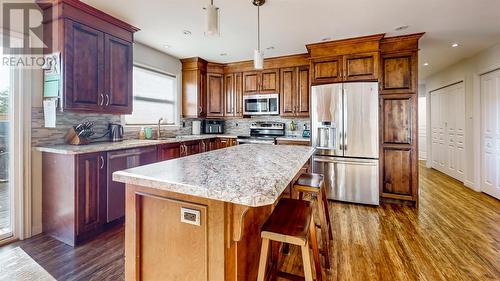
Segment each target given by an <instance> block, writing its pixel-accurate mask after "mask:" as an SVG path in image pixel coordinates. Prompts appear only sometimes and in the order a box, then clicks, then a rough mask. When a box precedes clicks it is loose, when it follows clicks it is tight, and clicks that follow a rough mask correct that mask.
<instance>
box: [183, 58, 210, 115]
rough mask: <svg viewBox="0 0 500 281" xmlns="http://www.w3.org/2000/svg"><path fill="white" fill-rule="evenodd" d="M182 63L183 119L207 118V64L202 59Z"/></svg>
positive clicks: (184, 60)
mask: <svg viewBox="0 0 500 281" xmlns="http://www.w3.org/2000/svg"><path fill="white" fill-rule="evenodd" d="M181 62H182V117H185V118H200V117H206V116H207V62H206V61H205V60H203V59H200V58H189V59H183V60H181Z"/></svg>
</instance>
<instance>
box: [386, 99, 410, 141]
mask: <svg viewBox="0 0 500 281" xmlns="http://www.w3.org/2000/svg"><path fill="white" fill-rule="evenodd" d="M380 99H381V102H382V104H381V110H382V112H381V114H382V124H381V125H382V130H383V132H382V141H383V143H386V144H408V145H410V144H412V136H413V134H414V132H413V127H414V124H413V123H414V122H416V120H414V119H415V118H416V113H415V106H416V104H415V103H416V100H415V98H414V97H413V95H391V96H387V95H386V96H383V97H381V98H380Z"/></svg>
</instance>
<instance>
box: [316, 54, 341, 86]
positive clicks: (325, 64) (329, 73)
mask: <svg viewBox="0 0 500 281" xmlns="http://www.w3.org/2000/svg"><path fill="white" fill-rule="evenodd" d="M311 71H312V84H313V85H321V84H328V83H336V82H341V81H342V57H331V58H323V59H316V60H313V61H312V70H311Z"/></svg>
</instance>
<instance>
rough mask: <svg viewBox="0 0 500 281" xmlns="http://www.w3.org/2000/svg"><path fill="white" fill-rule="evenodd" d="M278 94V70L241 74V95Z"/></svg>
mask: <svg viewBox="0 0 500 281" xmlns="http://www.w3.org/2000/svg"><path fill="white" fill-rule="evenodd" d="M278 92H279V69H266V70H262V71H247V72H243V94H244V95H255V94H273V93H278Z"/></svg>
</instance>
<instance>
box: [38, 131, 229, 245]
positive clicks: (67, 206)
mask: <svg viewBox="0 0 500 281" xmlns="http://www.w3.org/2000/svg"><path fill="white" fill-rule="evenodd" d="M233 145H236V139H234V138H211V139H205V140H193V141H184V142H179V143H168V144H161V145H158V146H148V147H142V148H135V149H125V150H115V151H108V152H106V151H104V152H97V153H85V154H78V155H71V154H56V153H47V152H44V153H43V156H42V167H43V173H42V185H43V188H42V205H43V206H42V210H43V214H42V220H43V221H42V224H43V232H44V233H46V234H48V235H50V236H52V237H54V238H56V239H58V240H59V241H62V242H64V243H66V244H68V245H71V246H75V245H78V244H79V243H81V242H83V241H85V240H88V239H90V238H93V237H94V236H96V235H97V234H99V233H100V232H102V230H103V229H104V228H105V227H106V225H107V224H109V223H112V222H115V221H120V220H119V219H121V218H122V217H123V216H124V210H125V185H124V184H122V183H118V182H115V181H113V173H114V172H116V171H120V170H125V169H129V168H133V167H137V166H142V165H147V164H151V163H155V162H157V161H165V160H171V159H175V158H179V157H184V156H189V155H193V154H197V153H202V152H206V151H210V150H216V149H220V148H225V147H229V146H233Z"/></svg>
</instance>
